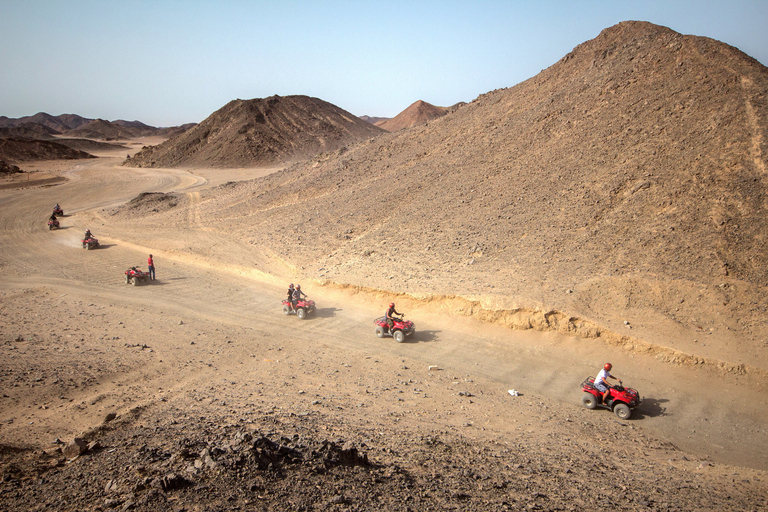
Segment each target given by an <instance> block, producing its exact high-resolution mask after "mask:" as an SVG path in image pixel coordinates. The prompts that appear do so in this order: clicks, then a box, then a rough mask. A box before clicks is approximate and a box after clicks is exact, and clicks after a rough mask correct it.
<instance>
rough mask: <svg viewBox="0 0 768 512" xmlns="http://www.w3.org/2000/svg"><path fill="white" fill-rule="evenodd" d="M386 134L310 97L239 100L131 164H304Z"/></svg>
mask: <svg viewBox="0 0 768 512" xmlns="http://www.w3.org/2000/svg"><path fill="white" fill-rule="evenodd" d="M381 133H383V131H382V130H380V129H379V128H376V127H375V126H373V125H371V124H370V123H366V122H365V121H363V120H362V119H360V118H358V117H355V116H353V115H352V114H350V113H349V112H346V111H344V110H342V109H340V108H338V107H336V106H334V105H331V104H330V103H327V102H325V101H322V100H319V99H317V98H310V97H308V96H286V97H280V96H272V97H270V98H266V99H254V100H235V101H232V102H230V103H228V104H227V105H225V106H224V107H223V108H221V109H220V110H218V111H216V112H214V113H213V114H211V116H209V117H208V118H207V119H206V120H205V121H203V122H202V123H200V124H199V125H197V126H195V127H194V128H192V129H190V130H189V131H187V132H185V133H184V134H182V135H180V136H178V137H174V138H172V139H169V140H167V141H166V142H164V143H162V144H160V145H159V146H153V147H147V148H144V149H142V151H140V152H139V153H137V154H136V155H134V157H133V158H131V159H130V160H128V161H126V165H130V166H132V167H177V166H180V165H189V166H200V167H254V166H267V165H274V164H278V163H285V162H294V161H297V160H302V159H305V158H308V157H311V156H313V155H316V154H318V153H320V152H323V151H333V150H336V149H339V148H341V147H343V146H346V145H347V144H350V143H352V142H357V141H360V140H364V139H368V138H371V137H375V136H377V135H379V134H381Z"/></svg>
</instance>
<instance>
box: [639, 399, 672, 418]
mask: <svg viewBox="0 0 768 512" xmlns="http://www.w3.org/2000/svg"><path fill="white" fill-rule="evenodd" d="M667 402H669V400H667V399H665V398H661V399H657V398H643V403H642V404H640V405H639V406H638V407H636V408H635V409H634V410H633V411H632V418H633V419H638V420H641V419H643V418H656V417H658V416H671V414H670V413H668V412H667V408H666V407H665V406H664V405H663V404H666V403H667Z"/></svg>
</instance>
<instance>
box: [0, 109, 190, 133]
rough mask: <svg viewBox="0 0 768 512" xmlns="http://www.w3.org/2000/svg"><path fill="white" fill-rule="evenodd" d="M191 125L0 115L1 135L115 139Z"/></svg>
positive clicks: (41, 115)
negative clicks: (165, 125)
mask: <svg viewBox="0 0 768 512" xmlns="http://www.w3.org/2000/svg"><path fill="white" fill-rule="evenodd" d="M191 126H194V123H190V124H185V125H182V126H180V127H177V126H174V127H166V128H156V127H154V126H149V125H147V124H144V123H142V122H140V121H124V120H122V119H118V120H116V121H106V120H104V119H88V118H86V117H82V116H79V115H77V114H61V115H59V116H52V115H50V114H47V113H45V112H38V113H37V114H35V115H32V116H24V117H19V118H15V119H14V118H10V117H6V116H0V137H9V136H14V137H29V138H33V139H43V140H45V139H48V138H52V136H53V135H66V136H67V137H75V138H76V137H83V138H90V139H103V140H118V139H130V138H136V137H146V136H152V135H165V136H171V135H175V134H178V133H180V132H183V131H184V130H186V129H188V128H190V127H191Z"/></svg>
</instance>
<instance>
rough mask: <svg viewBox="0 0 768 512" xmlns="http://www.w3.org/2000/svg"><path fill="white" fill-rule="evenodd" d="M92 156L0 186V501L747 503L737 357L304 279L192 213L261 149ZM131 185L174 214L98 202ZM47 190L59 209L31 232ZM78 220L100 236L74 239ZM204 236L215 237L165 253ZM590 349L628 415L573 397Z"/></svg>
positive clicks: (749, 436)
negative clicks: (387, 321)
mask: <svg viewBox="0 0 768 512" xmlns="http://www.w3.org/2000/svg"><path fill="white" fill-rule="evenodd" d="M145 143H147V141H137V142H135V144H134V145H135V146H136V148H138V147H140V146H141V145H142V144H145ZM131 151H135V149H132V150H131ZM97 156H99V157H100V158H98V159H93V160H75V161H53V162H36V163H34V164H30V165H27V168H29V169H32V168H34V169H38V170H39V172H38V173H32V174H33V175H32V179H34V178H35V176H37V177H40V178H43V177H52V176H54V177H62V178H64V180H61V181H59V182H58V183H56V184H50V183H42V184H40V185H34V183H32V184H27V185H26V186H24V187H22V186H21V185H22V184H21V183H19V184H18V185H19V186H18V187H17V186H12V187H9V188H4V189H0V386H1V387H2V397H0V446H1V447H2V458H1V459H0V461H1V462H2V469H3V481H2V483H1V484H0V489H2V497H0V508H3V509H6V510H13V509H40V510H102V509H103V510H106V509H111V508H123V509H139V510H253V509H259V510H261V509H263V510H267V509H276V508H280V509H297V510H311V509H313V508H315V509H316V508H318V507H320V508H325V509H332V510H367V509H375V508H380V509H385V510H439V509H456V510H481V509H482V510H504V509H511V510H519V509H528V510H588V509H595V508H598V507H608V506H610V507H612V508H617V509H626V510H635V509H637V510H706V509H710V510H715V509H718V510H725V509H730V510H759V509H763V510H764V509H765V507H767V506H768V501H766V496H767V495H768V474H767V473H766V472H765V471H766V469H768V448H767V447H768V430H767V429H766V420H768V407H766V397H765V390H764V389H763V388H764V386H765V384H766V383H765V382H760V381H759V378H758V377H755V376H750V375H737V374H729V373H725V372H717V371H715V370H713V369H706V370H701V369H697V368H695V367H691V366H679V365H674V364H670V363H668V362H664V361H660V360H657V359H655V358H653V357H650V356H647V357H646V356H642V355H640V354H637V353H631V352H627V351H625V350H624V349H623V348H621V347H618V346H611V345H607V344H604V343H602V342H601V341H600V340H599V339H597V340H595V339H592V340H585V339H580V338H576V337H568V336H565V335H563V334H559V333H554V332H539V331H535V330H527V331H516V330H511V329H508V328H505V327H502V326H498V325H492V324H487V323H482V322H480V321H478V320H475V319H473V318H468V317H466V316H460V315H452V314H451V313H450V310H449V308H446V307H444V305H443V304H441V303H439V301H438V302H436V301H422V300H417V299H415V298H412V297H409V296H406V295H401V294H397V290H395V289H393V290H379V291H377V290H370V289H362V288H356V287H353V286H339V285H336V284H334V283H333V282H330V281H325V280H322V279H318V278H317V276H316V275H313V272H312V271H311V270H310V269H302V268H297V267H294V266H292V265H291V262H290V261H278V260H269V259H268V258H264V257H262V256H261V255H260V253H259V244H269V241H258V242H257V243H255V244H253V243H245V241H243V240H238V239H227V237H226V233H221V232H217V233H212V232H211V229H210V228H209V227H207V226H206V225H204V224H202V223H200V222H199V219H200V215H199V213H200V212H199V211H198V209H199V208H201V206H200V204H199V202H197V201H196V197H199V192H200V191H201V190H204V189H205V188H209V187H213V186H216V185H220V184H222V183H225V182H227V181H238V180H242V179H250V178H255V177H258V176H259V175H263V174H266V173H269V172H273V171H274V169H266V170H259V169H227V170H219V169H216V170H210V169H209V170H191V171H190V170H179V169H135V168H129V167H120V166H119V164H120V163H121V161H122V158H123V157H124V156H125V152H124V151H122V152H120V154H116V153H103V154H97ZM143 192H176V193H178V194H182V195H185V196H186V197H187V198H188V200H189V201H188V203H187V204H186V205H184V207H185V208H187V209H188V212H187V215H186V220H185V221H184V222H183V225H182V224H181V223H180V224H179V225H151V224H148V223H146V222H126V221H125V217H124V216H120V215H116V214H115V212H119V211H120V208H121V207H122V206H123V205H124V204H126V203H127V202H129V201H130V200H131V199H133V198H135V197H136V196H138V195H139V194H141V193H143ZM57 202H58V203H60V204H61V205H62V207H63V208H64V211H65V216H64V217H63V218H62V219H61V221H62V229H60V230H57V231H48V230H47V229H46V226H45V219H46V218H47V216H48V215H49V212H50V210H51V207H52V206H53V205H54V204H55V203H57ZM231 222H233V223H235V222H237V219H232V220H231ZM86 228H90V229H91V231H93V233H94V235H95V236H96V237H97V238H98V239H99V240H100V242H101V248H99V249H97V250H92V251H86V250H83V249H81V247H80V238H81V235H82V233H83V231H84V230H85V229H86ZM208 241H210V243H211V244H217V245H218V246H219V247H217V248H216V250H213V248H211V250H210V251H202V250H194V251H192V250H189V249H190V248H191V247H205V246H206V243H207V242H208ZM222 244H223V246H222ZM149 253H152V254H154V259H155V263H156V267H157V280H156V281H155V282H154V283H152V284H149V285H146V286H136V287H133V286H126V284H125V282H124V279H123V277H124V276H123V273H124V271H125V269H126V268H128V267H129V266H134V265H138V266H140V267H142V268H144V269H145V268H146V258H147V255H148V254H149ZM402 257H407V255H403V256H402ZM435 278H436V279H451V278H452V276H450V275H447V276H435ZM291 281H295V282H300V283H301V284H302V287H303V289H304V290H305V291H307V292H308V294H309V296H310V298H312V299H314V300H315V301H316V302H317V304H318V310H317V312H316V314H315V315H313V316H311V317H310V318H308V319H307V320H304V321H301V320H299V319H297V318H296V317H295V316H283V315H282V313H281V310H280V300H281V299H282V297H283V294H284V290H285V288H286V285H287V284H288V282H291ZM390 300H396V301H397V307H398V309H399V310H401V311H405V313H406V317H407V318H409V319H411V320H414V321H415V323H416V334H415V336H413V338H409V339H408V340H407V342H405V343H402V344H397V343H395V342H394V341H393V340H392V339H388V338H384V339H379V338H377V337H376V336H375V335H374V325H373V323H372V320H373V319H374V318H375V317H376V316H379V315H381V314H382V313H383V311H384V309H385V306H386V304H387V303H388V302H389V301H390ZM702 337H703V338H706V333H704V334H702ZM607 360H610V361H611V362H612V363H613V365H614V373H615V374H616V375H618V376H619V377H621V378H622V379H623V381H624V383H625V384H627V385H629V386H632V387H635V388H637V389H638V390H639V391H640V394H641V395H642V396H643V398H644V403H643V404H642V405H641V406H640V407H639V408H638V409H637V410H635V411H634V414H633V417H632V418H631V419H630V420H628V421H622V420H619V419H618V418H616V417H615V416H614V415H613V414H611V413H610V412H608V411H605V410H595V411H590V410H586V409H583V408H582V407H581V406H580V402H579V400H580V391H579V384H580V382H581V381H582V380H583V379H584V378H585V377H587V376H588V375H594V374H596V373H597V371H598V370H599V368H600V366H602V363H603V362H605V361H607ZM513 388H514V389H516V390H518V391H519V392H520V395H519V396H512V395H510V394H509V393H508V390H510V389H513ZM107 415H110V416H109V418H110V419H111V418H113V417H114V419H111V421H106V418H107V417H108V416H107ZM78 436H79V437H82V438H84V439H86V440H87V441H88V442H89V443H94V442H95V443H96V444H92V448H91V449H90V450H89V451H87V452H86V453H84V454H82V455H80V456H79V457H76V458H74V459H67V458H66V457H64V456H63V455H62V453H61V448H62V447H63V446H65V445H66V443H69V442H71V441H72V439H73V438H75V437H78ZM258 439H262V440H263V439H270V440H271V441H270V442H274V443H277V445H280V446H282V447H283V448H284V450H283V451H285V452H288V451H290V450H293V452H291V453H300V454H304V461H305V462H307V464H306V466H307V467H306V468H304V469H301V468H303V466H301V464H299V463H296V461H293V462H294V463H295V465H296V468H297V469H292V468H293V467H294V466H293V465H292V464H291V463H289V462H288V461H287V459H284V458H280V457H279V456H278V455H274V454H273V455H272V457H273V459H270V460H271V461H272V462H271V463H270V464H268V465H264V464H261V463H260V462H259V461H260V460H262V459H263V457H265V456H266V455H265V454H266V453H267V449H266V448H265V446H266V445H264V444H262V445H259V447H257V446H256V443H255V441H254V440H258ZM264 442H266V441H264ZM238 443H240V444H238ZM312 443H319V444H318V446H325V447H326V449H327V447H328V446H330V445H333V446H337V447H342V446H344V447H345V448H344V449H339V450H338V453H340V454H341V455H342V456H341V459H339V457H336V458H335V459H334V458H333V457H331V458H328V457H326V459H325V460H324V462H323V468H322V469H318V467H317V464H316V463H315V462H312V464H315V465H314V466H311V465H309V461H312V460H314V459H313V458H312V457H314V456H315V455H316V454H317V453H320V452H322V449H321V448H317V449H314V451H313V450H309V449H305V451H302V448H301V447H302V446H303V447H304V448H306V447H307V446H313V445H312ZM267 445H269V444H268V443H267ZM243 446H245V448H243ZM269 446H271V445H269ZM278 452H279V450H278V451H276V452H275V453H278ZM350 453H351V454H354V453H358V454H363V455H364V456H362V457H357V458H355V457H351V458H350ZM254 454H256V455H254ZM235 455H237V456H238V457H239V458H234V457H235ZM254 457H256V458H255V459H254ZM258 457H262V459H259V458H258ZM344 457H346V458H344ZM331 459H333V460H334V461H336V463H331V462H330V461H331ZM339 460H341V462H339ZM254 461H255V462H254Z"/></svg>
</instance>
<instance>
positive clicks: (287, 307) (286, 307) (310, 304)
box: [283, 299, 315, 320]
mask: <svg viewBox="0 0 768 512" xmlns="http://www.w3.org/2000/svg"><path fill="white" fill-rule="evenodd" d="M314 312H315V301H313V300H309V299H300V300H299V301H297V302H296V316H297V317H299V320H304V319H305V318H307V315H309V314H310V313H314ZM292 313H293V310H292V309H291V301H289V300H288V299H283V314H284V315H290V314H292Z"/></svg>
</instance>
